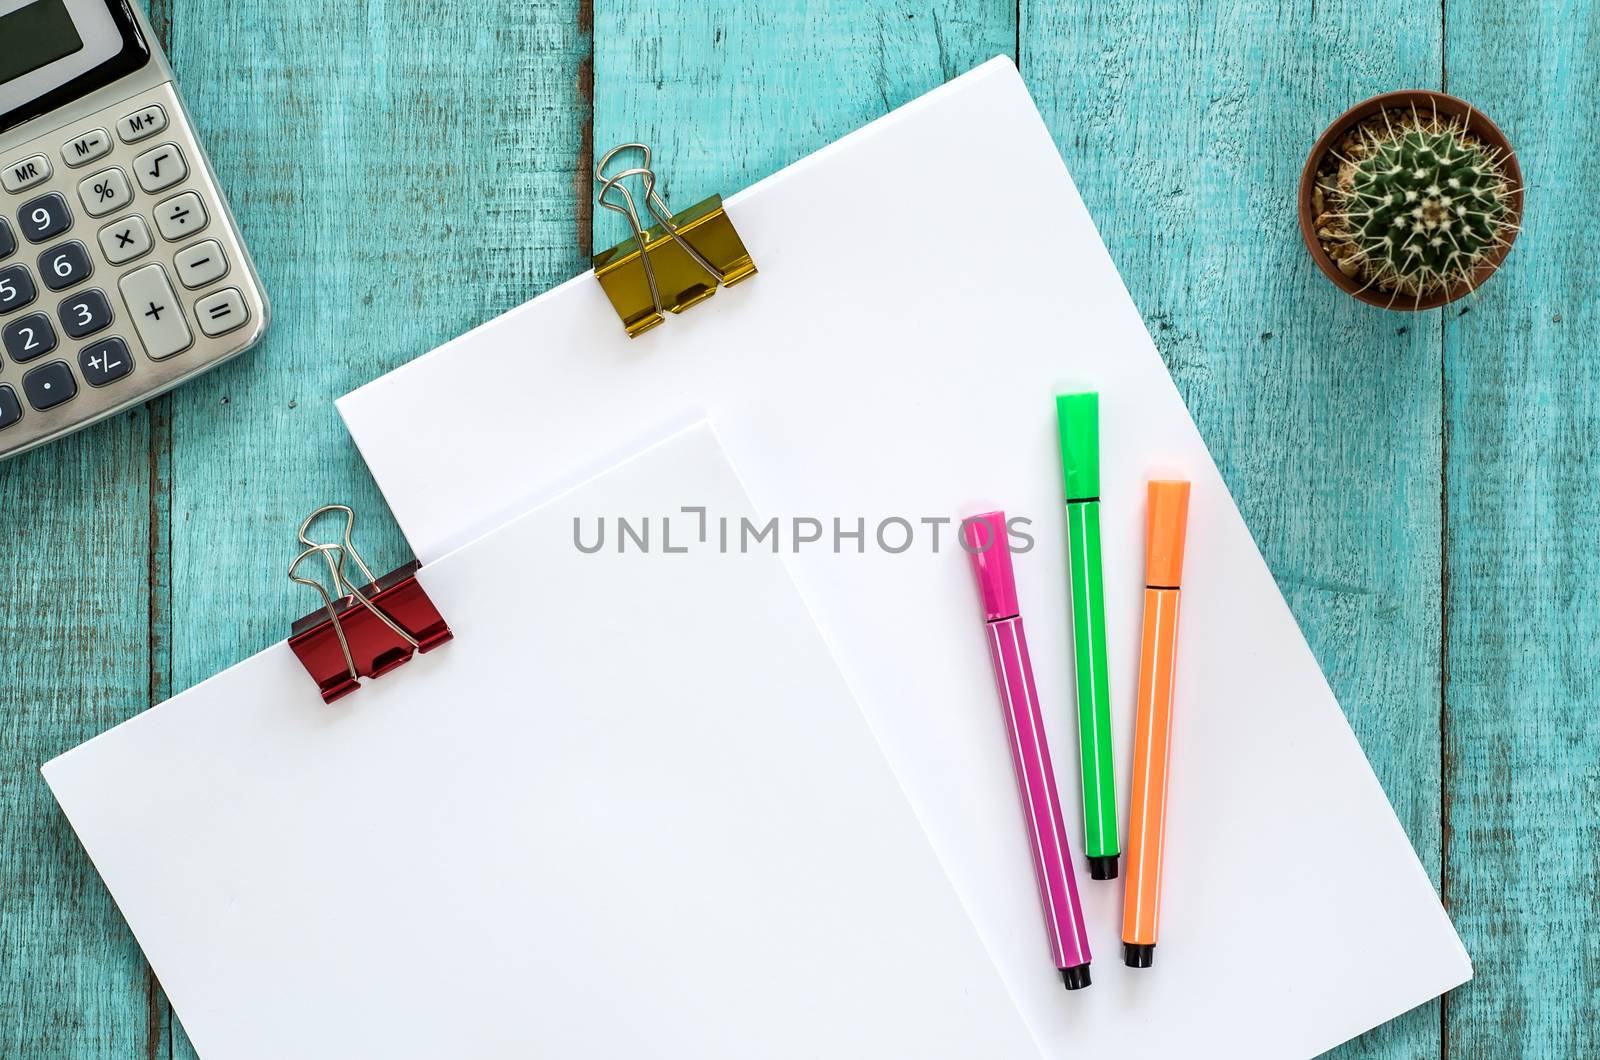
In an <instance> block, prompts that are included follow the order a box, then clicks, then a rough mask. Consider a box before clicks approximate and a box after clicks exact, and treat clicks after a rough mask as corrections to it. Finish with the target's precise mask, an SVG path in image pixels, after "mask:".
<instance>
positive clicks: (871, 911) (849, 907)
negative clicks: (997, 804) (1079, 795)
mask: <svg viewBox="0 0 1600 1060" xmlns="http://www.w3.org/2000/svg"><path fill="white" fill-rule="evenodd" d="M685 495H689V496H695V497H698V498H700V499H702V500H703V501H704V502H705V503H707V504H708V505H714V506H715V507H716V508H717V509H718V510H720V511H726V512H729V513H735V514H737V515H739V516H753V512H752V511H751V509H750V507H749V505H748V502H747V499H746V497H745V495H744V492H743V490H742V489H741V487H740V485H739V483H738V481H737V479H736V478H735V476H734V474H733V471H732V469H731V468H730V467H729V465H728V463H727V461H726V459H725V458H724V457H723V456H722V453H721V451H720V449H719V448H718V447H717V444H716V441H715V439H714V438H713V436H712V435H711V432H710V431H709V430H708V429H707V428H705V427H700V428H698V429H694V430H691V431H689V432H687V433H686V434H683V435H680V436H678V437H677V438H675V439H673V440H671V441H669V442H667V443H664V444H662V445H661V446H659V447H657V448H654V449H652V450H650V451H648V452H646V453H645V454H644V455H642V456H639V457H638V458H637V459H634V460H631V461H629V462H627V463H625V464H623V465H622V466H620V467H618V468H617V469H616V470H614V471H611V472H610V473H608V474H606V475H604V476H602V477H600V478H598V479H595V480H594V481H592V482H590V483H587V484H585V485H584V486H582V487H581V488H579V489H577V490H575V491H573V492H571V493H569V494H568V495H566V496H564V497H562V498H561V499H560V500H558V501H556V502H555V503H553V504H551V505H549V506H547V507H544V508H541V509H540V510H538V511H536V512H534V513H532V514H530V515H528V516H527V517H525V518H522V519H520V520H518V521H516V522H515V523H512V524H511V525H509V526H507V527H505V528H503V529H500V530H498V531H497V532H495V533H493V534H491V535H490V536H488V537H486V538H484V539H483V540H481V541H478V542H476V543H474V544H473V545H471V546H469V547H467V548H464V549H462V550H460V551H458V552H456V553H454V554H452V555H450V556H447V557H445V558H443V559H441V560H439V561H438V562H437V563H432V564H429V565H428V566H427V567H426V568H424V569H423V570H422V571H421V572H420V574H419V580H420V581H421V582H422V584H423V586H424V588H426V589H427V591H428V593H429V595H430V596H431V597H432V599H433V601H434V602H435V603H436V604H437V605H438V606H439V609H440V611H441V613H442V614H443V615H444V616H445V618H446V619H447V621H449V622H450V624H451V626H452V629H453V631H454V633H455V639H454V640H452V641H450V642H449V643H447V644H445V645H443V646H441V647H439V648H438V649H436V650H434V651H433V652H431V653H430V654H428V655H425V656H418V657H417V658H416V659H414V660H413V661H412V662H410V663H408V664H407V665H405V666H403V667H401V668H400V669H398V670H396V671H394V672H393V673H391V674H389V675H387V676H385V677H383V678H381V679H379V680H377V681H375V682H369V683H367V684H365V685H364V686H363V687H362V688H361V689H360V690H359V691H357V692H356V693H355V694H353V695H351V696H349V697H347V698H346V699H343V700H340V701H339V702H338V703H336V704H334V705H332V706H325V705H324V704H323V703H322V701H321V699H320V698H319V697H318V695H317V692H316V687H315V685H314V684H313V682H312V681H311V679H310V677H308V676H307V674H306V672H305V671H304V670H303V669H302V668H301V666H300V664H299V663H298V661H297V660H296V659H295V657H294V655H293V653H292V652H291V651H290V650H289V648H288V646H287V645H285V644H279V645H277V646H275V647H273V648H271V649H269V650H267V651H264V652H262V653H261V654H259V655H257V656H255V657H254V658H252V659H249V660H247V661H246V662H244V663H241V664H240V665H238V666H236V667H234V668H232V669H231V670H228V671H227V672H225V673H223V674H221V675H219V676H217V677H215V678H213V679H211V680H210V681H207V682H205V683H204V684H201V685H199V686H198V687H196V688H193V689H191V690H190V691H188V692H185V693H183V694H182V695H179V696H177V697H175V698H174V699H172V700H171V701H169V702H167V703H164V704H162V705H161V706H159V707H156V708H154V709H153V710H151V711H149V712H147V713H145V714H142V715H140V716H138V717H136V718H134V719H132V720H131V721H128V722H126V723H124V724H123V725H120V726H118V727H117V728H115V729H113V730H111V731H110V732H108V733H105V734H103V735H102V736H100V737H98V738H96V739H94V740H92V741H90V742H89V743H87V744H85V745H84V746H82V747H79V748H77V749H76V750H74V751H71V752H68V753H67V754H66V755H63V756H62V757H61V758H58V759H56V760H55V761H53V762H51V763H49V764H48V765H47V766H45V770H44V772H45V778H46V779H47V780H48V781H49V783H50V786H51V788H52V790H53V791H54V792H55V794H56V797H57V799H58V800H59V801H60V803H61V805H62V808H63V809H64V810H65V811H66V813H67V816H68V818H70V820H71V821H72V825H73V827H74V828H75V829H76V830H77V832H78V835H79V836H80V837H81V838H82V840H83V843H84V846H85V847H86V848H87V849H88V851H89V854H90V856H91V857H92V858H93V859H94V863H95V866H96V867H97V868H98V869H99V870H100V873H101V875H102V876H104V877H105V881H106V884H107V886H109V887H110V889H111V893H112V895H113V896H114V897H115V898H116V901H117V904H118V906H119V907H120V908H121V909H122V912H123V914H124V915H125V916H126V917H127V919H128V923H129V925H130V926H131V927H132V928H133V931H134V934H135V935H136V936H137V937H138V939H139V942H140V945H141V946H143V947H144V951H145V953H146V955H147V956H148V957H149V958H150V963H151V965H152V967H153V968H154V969H155V972H156V975H157V976H158V977H159V978H160V980H161V983H162V985H163V986H164V987H165V988H166V991H167V994H168V996H170V997H171V999H172V1003H173V1006H174V1008H175V1009H176V1011H177V1013H178V1016H179V1018H180V1019H181V1020H182V1021H183V1025H184V1028H185V1030H187V1031H188V1033H189V1037H190V1038H191V1039H192V1041H193V1042H194V1044H195V1047H196V1049H197V1051H198V1052H199V1055H200V1056H201V1057H202V1058H204V1060H257V1058H259V1060H284V1058H286V1057H294V1058H296V1060H316V1058H327V1060H352V1058H357V1057H360V1058H365V1057H372V1058H382V1060H439V1058H444V1057H471V1058H473V1060H494V1058H505V1060H512V1058H517V1060H522V1058H526V1057H533V1056H548V1057H597V1058H599V1057H604V1058H615V1057H683V1058H685V1060H689V1058H693V1060H701V1058H706V1057H717V1058H723V1060H748V1058H750V1057H758V1056H759V1057H795V1058H800V1057H847V1056H859V1057H892V1056H899V1057H948V1058H950V1060H968V1058H971V1057H979V1056H995V1057H1024V1058H1026V1057H1035V1056H1037V1055H1038V1054H1037V1051H1036V1049H1035V1046H1034V1044H1033V1041H1032V1039H1031V1037H1030V1035H1029V1033H1028V1030H1027V1027H1026V1025H1025V1023H1024V1022H1023V1020H1022V1018H1021V1017H1020V1015H1019V1014H1018V1012H1017V1010H1016V1008H1015V1006H1014V1004H1013V1003H1012V1000H1011V998H1010V997H1009V996H1008V995H1007V993H1006V991H1005V989H1004V986H1003V984H1002V982H1001V979H1000V977H999V975H998V973H997V972H996V970H995V967H994V965H993V964H992V962H991V960H990V958H989V957H988V955H987V954H986V953H985V951H984V947H983V945H982V944H981V943H980V941H979V939H978V935H977V933H976V931H975V929H974V928H973V925H972V922H971V920H970V919H969V918H968V917H967V914H966V913H965V912H964V910H963V909H962V907H961V903H960V901H959V900H958V899H957V897H956V894H955V891H954V890H953V888H952V887H951V885H950V882H949V880H948V879H947V878H946V876H945V875H944V873H943V871H942V870H941V869H940V867H939V863H938V861H937V859H936V857H935V855H934V853H933V851H932V849H931V848H930V846H929V844H928V841H927V837H926V836H925V835H924V833H923V832H922V829H921V828H920V827H919V825H918V823H917V821H916V818H915V816H914V814H913V813H912V810H911V808H910V806H909V805H908V804H907V802H906V799H905V795H904V794H903V793H902V791H901V790H900V788H899V786H898V784H897V783H896V781H895V778H894V776H893V775H892V773H891V772H890V770H889V767H888V765H887V763H886V762H885V761H884V759H883V755H882V752H881V751H880V750H879V749H878V747H877V745H876V743H875V742H874V740H873V739H872V735H871V733H870V731H869V729H868V728H867V725H866V722H865V721H864V719H863V718H862V716H861V713H860V711H859V709H858V708H857V706H856V704H855V702H854V700H853V699H852V698H851V696H850V693H849V691H848V689H847V688H846V686H845V684H844V682H843V680H842V679H841V677H840V675H839V672H838V669H837V667H836V666H835V664H834V662H833V660H832V659H831V658H830V656H829V655H828V652H827V649H826V647H825V646H824V644H823V641H822V638H821V637H820V636H819V635H818V633H817V630H816V627H815V625H814V624H813V622H812V620H811V618H810V616H809V615H808V614H807V612H806V609H805V607H804V605H803V604H802V603H801V601H800V597H799V595H798V593H797V592H796V591H795V588H794V586H793V584H792V583H791V582H790V580H789V578H788V575H787V574H786V573H785V571H784V569H783V566H782V564H781V563H780V562H779V561H778V560H777V559H776V558H774V557H772V556H770V555H752V556H745V557H738V558H729V557H723V556H719V555H717V554H716V553H713V552H707V551H700V552H696V553H693V554H679V555H673V556H670V557H659V556H655V555H640V554H637V553H629V554H628V555H622V556H619V555H617V554H616V553H614V552H607V553H600V554H595V555H583V554H581V553H579V552H578V551H577V550H576V549H574V548H573V544H572V524H573V520H574V518H578V517H582V518H585V519H593V518H597V517H601V516H606V517H609V515H610V514H611V513H613V512H617V511H628V510H634V509H637V508H638V507H640V506H645V507H651V508H653V507H659V506H661V505H664V504H668V503H673V502H676V501H677V499H678V498H680V497H682V496H685ZM663 559H665V560H666V561H665V562H663V561H662V560H663Z"/></svg>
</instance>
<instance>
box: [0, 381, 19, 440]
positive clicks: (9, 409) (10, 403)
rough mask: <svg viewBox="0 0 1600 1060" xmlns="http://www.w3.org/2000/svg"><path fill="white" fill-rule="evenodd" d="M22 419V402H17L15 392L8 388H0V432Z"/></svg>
mask: <svg viewBox="0 0 1600 1060" xmlns="http://www.w3.org/2000/svg"><path fill="white" fill-rule="evenodd" d="M20 419H22V402H20V401H18V400H17V392H16V391H15V390H12V389H11V388H10V387H8V386H0V431H3V430H5V429H6V428H7V427H9V426H11V425H12V424H13V423H16V422H17V421H18V420H20Z"/></svg>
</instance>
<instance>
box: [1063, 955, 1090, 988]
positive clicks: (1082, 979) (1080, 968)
mask: <svg viewBox="0 0 1600 1060" xmlns="http://www.w3.org/2000/svg"><path fill="white" fill-rule="evenodd" d="M1061 981H1062V982H1063V983H1065V984H1067V989H1068V990H1082V989H1083V988H1084V987H1086V986H1088V985H1089V962H1088V961H1085V962H1083V963H1082V964H1079V965H1075V966H1073V967H1071V968H1063V969H1061Z"/></svg>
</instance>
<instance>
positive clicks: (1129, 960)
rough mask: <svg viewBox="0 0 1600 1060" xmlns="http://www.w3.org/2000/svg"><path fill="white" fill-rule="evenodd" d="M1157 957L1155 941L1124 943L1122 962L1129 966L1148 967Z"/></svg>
mask: <svg viewBox="0 0 1600 1060" xmlns="http://www.w3.org/2000/svg"><path fill="white" fill-rule="evenodd" d="M1155 959H1156V944H1155V943H1153V942H1149V943H1141V942H1124V943H1123V944H1122V963H1123V964H1126V965H1127V966H1128V967H1129V968H1148V967H1150V962H1152V961H1154V960H1155Z"/></svg>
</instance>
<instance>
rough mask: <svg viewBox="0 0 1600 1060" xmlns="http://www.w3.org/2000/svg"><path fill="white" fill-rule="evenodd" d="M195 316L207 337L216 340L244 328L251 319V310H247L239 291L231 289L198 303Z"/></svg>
mask: <svg viewBox="0 0 1600 1060" xmlns="http://www.w3.org/2000/svg"><path fill="white" fill-rule="evenodd" d="M194 315H195V319H196V320H198V321H199V322H200V330H201V331H203V332H205V334H206V337H207V338H216V337H217V336H218V335H226V334H227V333H228V332H230V331H232V330H233V329H234V328H237V327H240V326H242V325H243V324H244V322H245V321H247V320H249V319H250V310H249V309H247V308H245V304H244V296H243V295H241V294H240V293H239V289H238V288H237V287H229V288H228V289H227V290H225V291H218V292H217V293H216V294H208V295H206V296H205V297H204V298H202V299H200V301H198V302H196V303H195V304H194Z"/></svg>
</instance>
